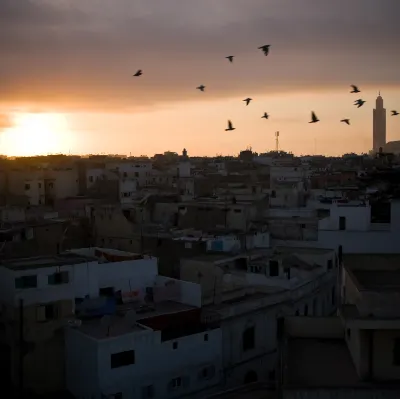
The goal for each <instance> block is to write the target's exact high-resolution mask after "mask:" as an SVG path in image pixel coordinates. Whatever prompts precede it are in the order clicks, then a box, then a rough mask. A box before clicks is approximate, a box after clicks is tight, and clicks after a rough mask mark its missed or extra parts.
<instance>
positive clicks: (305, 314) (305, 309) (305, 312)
mask: <svg viewBox="0 0 400 399" xmlns="http://www.w3.org/2000/svg"><path fill="white" fill-rule="evenodd" d="M304 316H308V305H304Z"/></svg>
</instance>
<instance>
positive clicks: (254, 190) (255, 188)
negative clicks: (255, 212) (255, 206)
mask: <svg viewBox="0 0 400 399" xmlns="http://www.w3.org/2000/svg"><path fill="white" fill-rule="evenodd" d="M251 191H252V193H253V194H255V193H256V192H257V187H254V186H253V187H252V188H251Z"/></svg>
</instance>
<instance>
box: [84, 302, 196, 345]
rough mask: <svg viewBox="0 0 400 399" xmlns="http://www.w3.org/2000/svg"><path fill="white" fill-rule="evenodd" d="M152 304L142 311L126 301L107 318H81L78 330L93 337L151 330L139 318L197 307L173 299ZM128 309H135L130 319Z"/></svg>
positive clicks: (105, 337)
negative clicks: (115, 312) (141, 324)
mask: <svg viewBox="0 0 400 399" xmlns="http://www.w3.org/2000/svg"><path fill="white" fill-rule="evenodd" d="M153 305H154V306H153V307H151V308H150V307H149V308H146V311H145V312H142V311H141V308H140V307H139V306H138V305H135V304H134V303H127V304H124V305H121V306H118V311H117V314H116V315H113V316H110V317H109V318H104V317H99V318H94V319H90V320H83V321H82V325H81V326H80V327H79V331H81V332H82V333H83V334H86V335H88V336H90V337H91V338H94V339H107V338H113V337H118V336H120V335H124V334H129V333H132V332H140V331H146V330H151V329H149V328H146V327H143V326H140V324H137V323H140V320H144V319H147V318H150V317H155V316H160V315H166V314H172V313H178V312H184V311H188V310H192V309H197V308H195V307H194V306H189V305H185V304H182V303H178V302H173V301H165V302H160V303H156V304H153ZM129 311H135V313H136V316H135V317H134V318H133V316H132V319H130V317H129V316H127V315H128V314H129V313H128V312H129ZM133 320H135V321H133Z"/></svg>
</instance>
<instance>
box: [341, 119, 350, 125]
mask: <svg viewBox="0 0 400 399" xmlns="http://www.w3.org/2000/svg"><path fill="white" fill-rule="evenodd" d="M340 122H344V123H347V124H348V125H350V119H342V120H341V121H340Z"/></svg>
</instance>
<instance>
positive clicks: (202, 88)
mask: <svg viewBox="0 0 400 399" xmlns="http://www.w3.org/2000/svg"><path fill="white" fill-rule="evenodd" d="M205 88H206V86H204V85H200V86H199V87H196V89H197V90H200V91H204V89H205Z"/></svg>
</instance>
